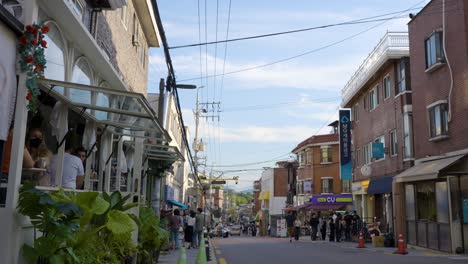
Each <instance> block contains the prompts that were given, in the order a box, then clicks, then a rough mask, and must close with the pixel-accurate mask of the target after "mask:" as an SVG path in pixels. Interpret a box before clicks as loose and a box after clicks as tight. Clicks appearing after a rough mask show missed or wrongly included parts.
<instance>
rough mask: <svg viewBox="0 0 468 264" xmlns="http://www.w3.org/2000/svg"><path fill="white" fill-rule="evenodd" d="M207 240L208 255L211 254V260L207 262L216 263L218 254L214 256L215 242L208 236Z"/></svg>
mask: <svg viewBox="0 0 468 264" xmlns="http://www.w3.org/2000/svg"><path fill="white" fill-rule="evenodd" d="M208 242H209V243H210V244H209V245H210V255H211V256H212V258H211V260H210V261H209V262H208V263H209V264H218V256H216V250H215V243H214V240H213V239H211V238H209V239H208Z"/></svg>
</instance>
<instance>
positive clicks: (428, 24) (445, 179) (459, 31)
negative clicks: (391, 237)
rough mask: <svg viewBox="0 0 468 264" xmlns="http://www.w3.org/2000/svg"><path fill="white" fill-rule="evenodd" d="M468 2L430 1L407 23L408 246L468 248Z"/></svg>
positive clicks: (404, 195) (403, 216)
mask: <svg viewBox="0 0 468 264" xmlns="http://www.w3.org/2000/svg"><path fill="white" fill-rule="evenodd" d="M467 15H468V3H467V2H466V1H463V0H454V1H442V0H433V1H431V2H429V3H428V4H427V5H426V6H425V7H424V8H423V9H422V10H421V11H420V12H419V13H418V14H416V15H414V16H413V17H412V20H411V21H410V22H409V24H408V27H409V40H410V50H411V54H410V59H411V86H412V92H413V93H412V95H413V96H412V102H413V103H412V105H413V107H412V108H413V122H414V155H415V158H416V160H415V166H414V167H412V168H410V169H408V170H406V171H404V172H403V173H401V174H399V175H398V176H396V177H395V178H394V191H395V192H398V196H399V199H398V203H399V207H398V210H396V211H395V214H396V215H397V219H398V220H399V221H397V222H396V224H397V226H396V227H397V229H396V231H397V232H398V233H403V234H405V237H407V240H408V243H409V244H415V245H418V246H422V247H428V248H432V249H437V250H442V251H448V252H462V251H465V252H467V250H468V176H467V175H468V159H467V153H468V138H467V137H466V132H467V131H468V122H467V120H468V119H467V116H468V103H467V102H468V85H467V83H468V82H467V78H468V77H467V74H466V73H467V72H468V20H467Z"/></svg>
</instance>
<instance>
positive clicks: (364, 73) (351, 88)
mask: <svg viewBox="0 0 468 264" xmlns="http://www.w3.org/2000/svg"><path fill="white" fill-rule="evenodd" d="M388 51H399V52H407V53H408V54H409V39H408V33H407V32H387V34H385V36H384V37H383V38H382V39H381V40H380V42H379V43H378V44H377V46H376V47H375V48H374V50H372V52H371V53H370V54H369V56H368V57H367V58H366V59H365V60H364V62H363V63H362V64H361V66H360V67H359V68H358V70H357V71H356V72H355V73H354V75H353V76H352V77H351V79H350V80H349V81H348V82H347V83H346V85H345V87H344V88H343V89H342V90H341V97H342V100H343V101H342V102H343V103H345V102H347V101H348V100H349V99H351V97H352V95H353V94H354V93H356V92H357V91H358V90H359V89H360V88H361V87H362V86H363V85H364V83H365V82H366V81H367V80H368V79H369V78H370V77H371V75H372V74H373V72H374V71H375V67H376V66H377V65H378V62H379V60H381V59H382V56H383V55H384V54H385V53H386V52H388Z"/></svg>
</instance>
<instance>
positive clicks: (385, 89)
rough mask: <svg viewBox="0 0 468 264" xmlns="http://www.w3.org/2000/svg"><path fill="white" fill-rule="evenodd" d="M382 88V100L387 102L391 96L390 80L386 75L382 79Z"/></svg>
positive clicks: (388, 75)
mask: <svg viewBox="0 0 468 264" xmlns="http://www.w3.org/2000/svg"><path fill="white" fill-rule="evenodd" d="M387 82H388V83H387ZM382 87H383V96H384V100H387V99H388V98H390V96H392V79H391V78H390V74H387V75H386V76H385V77H384V78H383V84H382Z"/></svg>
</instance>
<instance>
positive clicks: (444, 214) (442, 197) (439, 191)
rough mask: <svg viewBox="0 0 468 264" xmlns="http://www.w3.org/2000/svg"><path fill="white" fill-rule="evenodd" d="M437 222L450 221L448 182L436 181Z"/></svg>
mask: <svg viewBox="0 0 468 264" xmlns="http://www.w3.org/2000/svg"><path fill="white" fill-rule="evenodd" d="M436 200H437V222H439V223H448V222H449V208H448V203H449V202H448V191H447V182H438V183H436Z"/></svg>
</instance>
